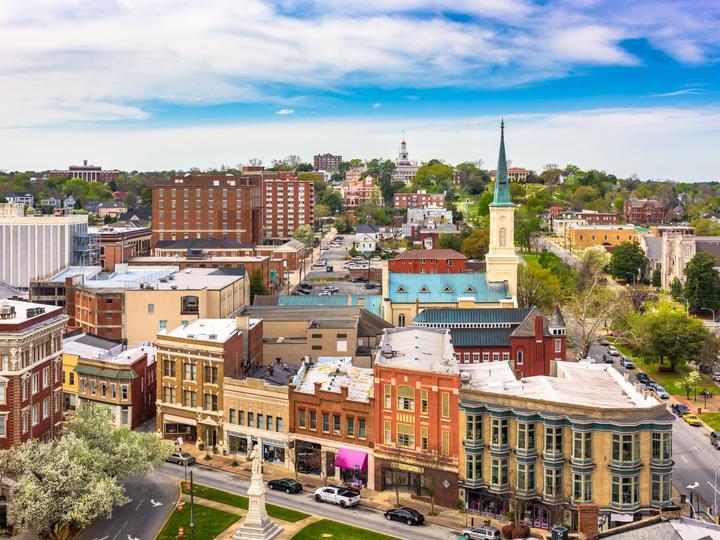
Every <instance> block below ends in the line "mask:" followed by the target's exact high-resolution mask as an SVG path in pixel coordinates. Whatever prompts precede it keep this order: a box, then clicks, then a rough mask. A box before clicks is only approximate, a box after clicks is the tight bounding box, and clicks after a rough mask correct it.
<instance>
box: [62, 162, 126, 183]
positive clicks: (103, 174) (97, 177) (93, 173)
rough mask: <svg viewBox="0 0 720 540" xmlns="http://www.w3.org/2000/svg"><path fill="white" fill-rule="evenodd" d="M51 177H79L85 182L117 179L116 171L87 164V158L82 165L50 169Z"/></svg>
mask: <svg viewBox="0 0 720 540" xmlns="http://www.w3.org/2000/svg"><path fill="white" fill-rule="evenodd" d="M50 176H51V177H52V178H59V177H67V178H80V179H81V180H85V181H87V182H112V181H115V180H117V179H118V177H119V176H120V173H119V172H118V171H103V169H102V167H100V166H99V165H88V162H87V159H86V160H83V164H82V165H70V166H69V167H68V168H67V169H66V170H64V171H63V170H56V171H50Z"/></svg>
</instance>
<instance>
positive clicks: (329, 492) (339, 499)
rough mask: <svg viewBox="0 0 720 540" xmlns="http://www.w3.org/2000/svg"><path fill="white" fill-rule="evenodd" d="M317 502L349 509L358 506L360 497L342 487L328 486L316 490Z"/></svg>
mask: <svg viewBox="0 0 720 540" xmlns="http://www.w3.org/2000/svg"><path fill="white" fill-rule="evenodd" d="M315 501H316V502H328V503H333V504H339V505H340V508H347V507H348V506H355V505H356V504H358V503H359V502H360V495H359V494H358V493H355V492H354V491H350V490H349V489H347V488H344V487H342V486H328V487H321V488H318V489H316V490H315Z"/></svg>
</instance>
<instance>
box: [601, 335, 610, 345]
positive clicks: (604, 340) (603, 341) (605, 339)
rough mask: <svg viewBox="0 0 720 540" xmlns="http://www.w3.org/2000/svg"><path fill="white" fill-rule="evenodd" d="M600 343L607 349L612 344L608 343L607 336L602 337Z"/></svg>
mask: <svg viewBox="0 0 720 540" xmlns="http://www.w3.org/2000/svg"><path fill="white" fill-rule="evenodd" d="M599 343H600V345H604V346H605V347H607V346H608V345H610V342H609V341H608V338H607V336H603V337H601V338H600V341H599Z"/></svg>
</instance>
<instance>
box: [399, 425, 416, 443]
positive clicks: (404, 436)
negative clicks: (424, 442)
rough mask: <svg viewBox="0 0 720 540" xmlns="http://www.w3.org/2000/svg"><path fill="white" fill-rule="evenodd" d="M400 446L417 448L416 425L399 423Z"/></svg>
mask: <svg viewBox="0 0 720 540" xmlns="http://www.w3.org/2000/svg"><path fill="white" fill-rule="evenodd" d="M397 439H398V446H399V447H401V448H415V426H410V425H407V424H398V425H397Z"/></svg>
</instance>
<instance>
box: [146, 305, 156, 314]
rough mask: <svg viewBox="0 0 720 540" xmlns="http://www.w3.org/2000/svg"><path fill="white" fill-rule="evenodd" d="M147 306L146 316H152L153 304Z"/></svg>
mask: <svg viewBox="0 0 720 540" xmlns="http://www.w3.org/2000/svg"><path fill="white" fill-rule="evenodd" d="M147 306H148V308H147V309H148V315H152V314H153V313H155V304H148V305H147Z"/></svg>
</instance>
